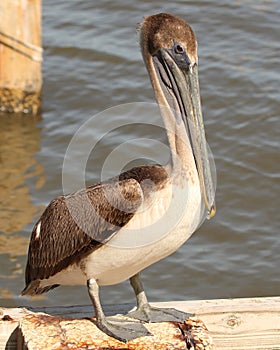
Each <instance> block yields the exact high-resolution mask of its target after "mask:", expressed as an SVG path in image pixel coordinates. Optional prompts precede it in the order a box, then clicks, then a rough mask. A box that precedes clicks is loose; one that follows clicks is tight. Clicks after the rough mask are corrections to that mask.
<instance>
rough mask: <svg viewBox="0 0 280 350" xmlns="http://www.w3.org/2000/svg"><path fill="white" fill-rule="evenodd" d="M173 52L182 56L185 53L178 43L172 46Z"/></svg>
mask: <svg viewBox="0 0 280 350" xmlns="http://www.w3.org/2000/svg"><path fill="white" fill-rule="evenodd" d="M174 52H175V53H177V54H182V53H184V52H185V48H184V46H183V45H182V44H180V43H175V44H174Z"/></svg>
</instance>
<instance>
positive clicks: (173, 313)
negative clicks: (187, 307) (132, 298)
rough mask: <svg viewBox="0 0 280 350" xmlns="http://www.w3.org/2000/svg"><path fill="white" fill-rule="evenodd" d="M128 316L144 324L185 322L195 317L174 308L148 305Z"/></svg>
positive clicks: (131, 312)
mask: <svg viewBox="0 0 280 350" xmlns="http://www.w3.org/2000/svg"><path fill="white" fill-rule="evenodd" d="M127 316H128V317H132V318H136V319H137V320H140V321H144V322H184V321H185V319H186V318H188V317H191V316H193V315H192V314H188V313H186V312H182V311H179V310H176V309H173V308H157V307H152V306H150V304H148V303H147V304H144V305H141V306H140V307H138V308H137V309H136V310H135V311H130V312H129V313H128V314H127Z"/></svg>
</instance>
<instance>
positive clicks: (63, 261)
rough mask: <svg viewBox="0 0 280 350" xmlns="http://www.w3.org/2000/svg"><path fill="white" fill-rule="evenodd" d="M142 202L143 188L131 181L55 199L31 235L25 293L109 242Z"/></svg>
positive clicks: (108, 182) (110, 184)
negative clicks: (34, 284)
mask: <svg viewBox="0 0 280 350" xmlns="http://www.w3.org/2000/svg"><path fill="white" fill-rule="evenodd" d="M142 200H143V193H142V189H141V186H140V184H139V182H138V181H136V180H135V179H132V178H129V179H124V180H121V181H118V180H116V179H112V180H110V181H107V182H105V183H102V184H98V185H95V186H92V187H89V188H87V189H85V190H81V191H78V192H76V193H73V194H71V195H67V196H59V197H57V198H55V199H53V200H52V201H51V202H50V204H49V205H48V206H47V208H46V209H45V211H44V212H43V214H42V216H41V217H40V219H39V220H38V222H37V223H36V225H35V226H34V229H33V231H32V234H31V239H30V245H29V251H28V260H27V265H26V273H25V279H26V288H25V289H24V290H23V292H22V294H26V293H25V291H26V290H28V285H29V284H30V283H31V282H32V281H34V280H40V279H44V278H48V277H50V276H53V275H54V274H56V273H58V272H59V271H61V270H63V269H64V268H66V267H67V266H69V265H71V264H74V263H76V262H78V261H79V260H80V259H81V258H82V257H83V256H85V255H87V254H88V253H89V252H91V251H92V250H94V249H97V248H98V247H99V246H101V245H102V244H104V243H106V242H107V241H108V240H110V239H111V238H112V237H113V236H114V234H116V232H118V230H119V229H120V228H121V227H123V226H124V225H126V224H127V223H128V222H129V220H130V219H131V218H132V217H133V215H134V213H135V211H136V210H137V208H138V207H139V206H140V205H141V203H142Z"/></svg>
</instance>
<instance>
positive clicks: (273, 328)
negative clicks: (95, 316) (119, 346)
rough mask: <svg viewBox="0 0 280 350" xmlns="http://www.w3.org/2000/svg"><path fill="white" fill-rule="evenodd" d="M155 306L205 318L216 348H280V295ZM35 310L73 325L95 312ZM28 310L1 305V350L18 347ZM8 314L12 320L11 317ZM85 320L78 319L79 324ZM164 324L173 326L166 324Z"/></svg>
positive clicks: (113, 309) (122, 308)
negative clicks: (17, 333)
mask: <svg viewBox="0 0 280 350" xmlns="http://www.w3.org/2000/svg"><path fill="white" fill-rule="evenodd" d="M152 305H153V306H160V307H175V308H177V309H180V310H182V311H186V312H190V313H195V314H196V318H197V319H199V320H201V321H203V322H204V324H205V325H206V327H207V329H208V330H209V333H210V336H211V337H212V338H213V342H214V344H215V348H216V349H217V350H222V349H223V350H227V349H231V350H245V349H246V350H247V349H248V350H251V349H252V350H253V349H254V350H258V349H262V350H264V349H265V350H272V349H274V350H276V349H280V297H271V298H244V299H221V300H196V301H180V302H168V303H153V304H152ZM131 308H132V305H118V306H106V307H104V309H105V312H106V313H107V314H115V313H123V312H127V311H128V310H130V309H131ZM32 311H36V312H46V313H48V314H49V315H52V316H56V317H58V319H60V318H61V317H63V319H66V320H64V321H63V322H66V323H67V322H70V324H71V319H75V321H76V320H77V319H81V318H85V317H92V312H93V311H92V306H73V307H53V308H40V309H36V310H35V309H33V310H32ZM28 312H30V311H28ZM28 312H27V311H25V310H24V309H1V308H0V319H3V317H4V318H5V317H6V319H7V320H6V321H0V350H2V349H7V348H8V349H16V342H15V333H13V332H14V330H15V329H16V324H17V323H19V322H20V320H21V319H22V318H23V317H26V315H27V314H28ZM5 315H6V316H5ZM9 317H10V320H8V318H9ZM12 320H13V321H12ZM69 320H70V321H69ZM85 321H86V320H78V324H79V326H81V325H82V324H83V322H85ZM79 322H82V323H79ZM157 325H158V324H151V326H152V327H157ZM164 327H170V326H169V324H167V325H166V326H164ZM176 332H178V330H177V331H176ZM69 334H70V333H69ZM149 338H152V337H149ZM13 339H14V340H13ZM13 341H14V342H13ZM149 341H150V340H149ZM7 344H8V345H9V347H7ZM182 344H183V343H182ZM167 348H168V347H167ZM123 349H125V348H123ZM142 349H143V347H142ZM171 349H172V348H171Z"/></svg>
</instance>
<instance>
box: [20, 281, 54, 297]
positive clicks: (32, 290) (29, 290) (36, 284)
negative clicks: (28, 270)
mask: <svg viewBox="0 0 280 350" xmlns="http://www.w3.org/2000/svg"><path fill="white" fill-rule="evenodd" d="M59 286H60V284H53V285H50V286H46V287H40V281H39V280H35V281H31V282H30V283H29V284H28V285H27V286H26V287H25V288H24V289H23V291H22V292H21V293H20V294H21V295H31V296H33V295H39V294H43V293H47V292H48V291H49V290H51V289H54V288H56V287H59Z"/></svg>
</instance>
